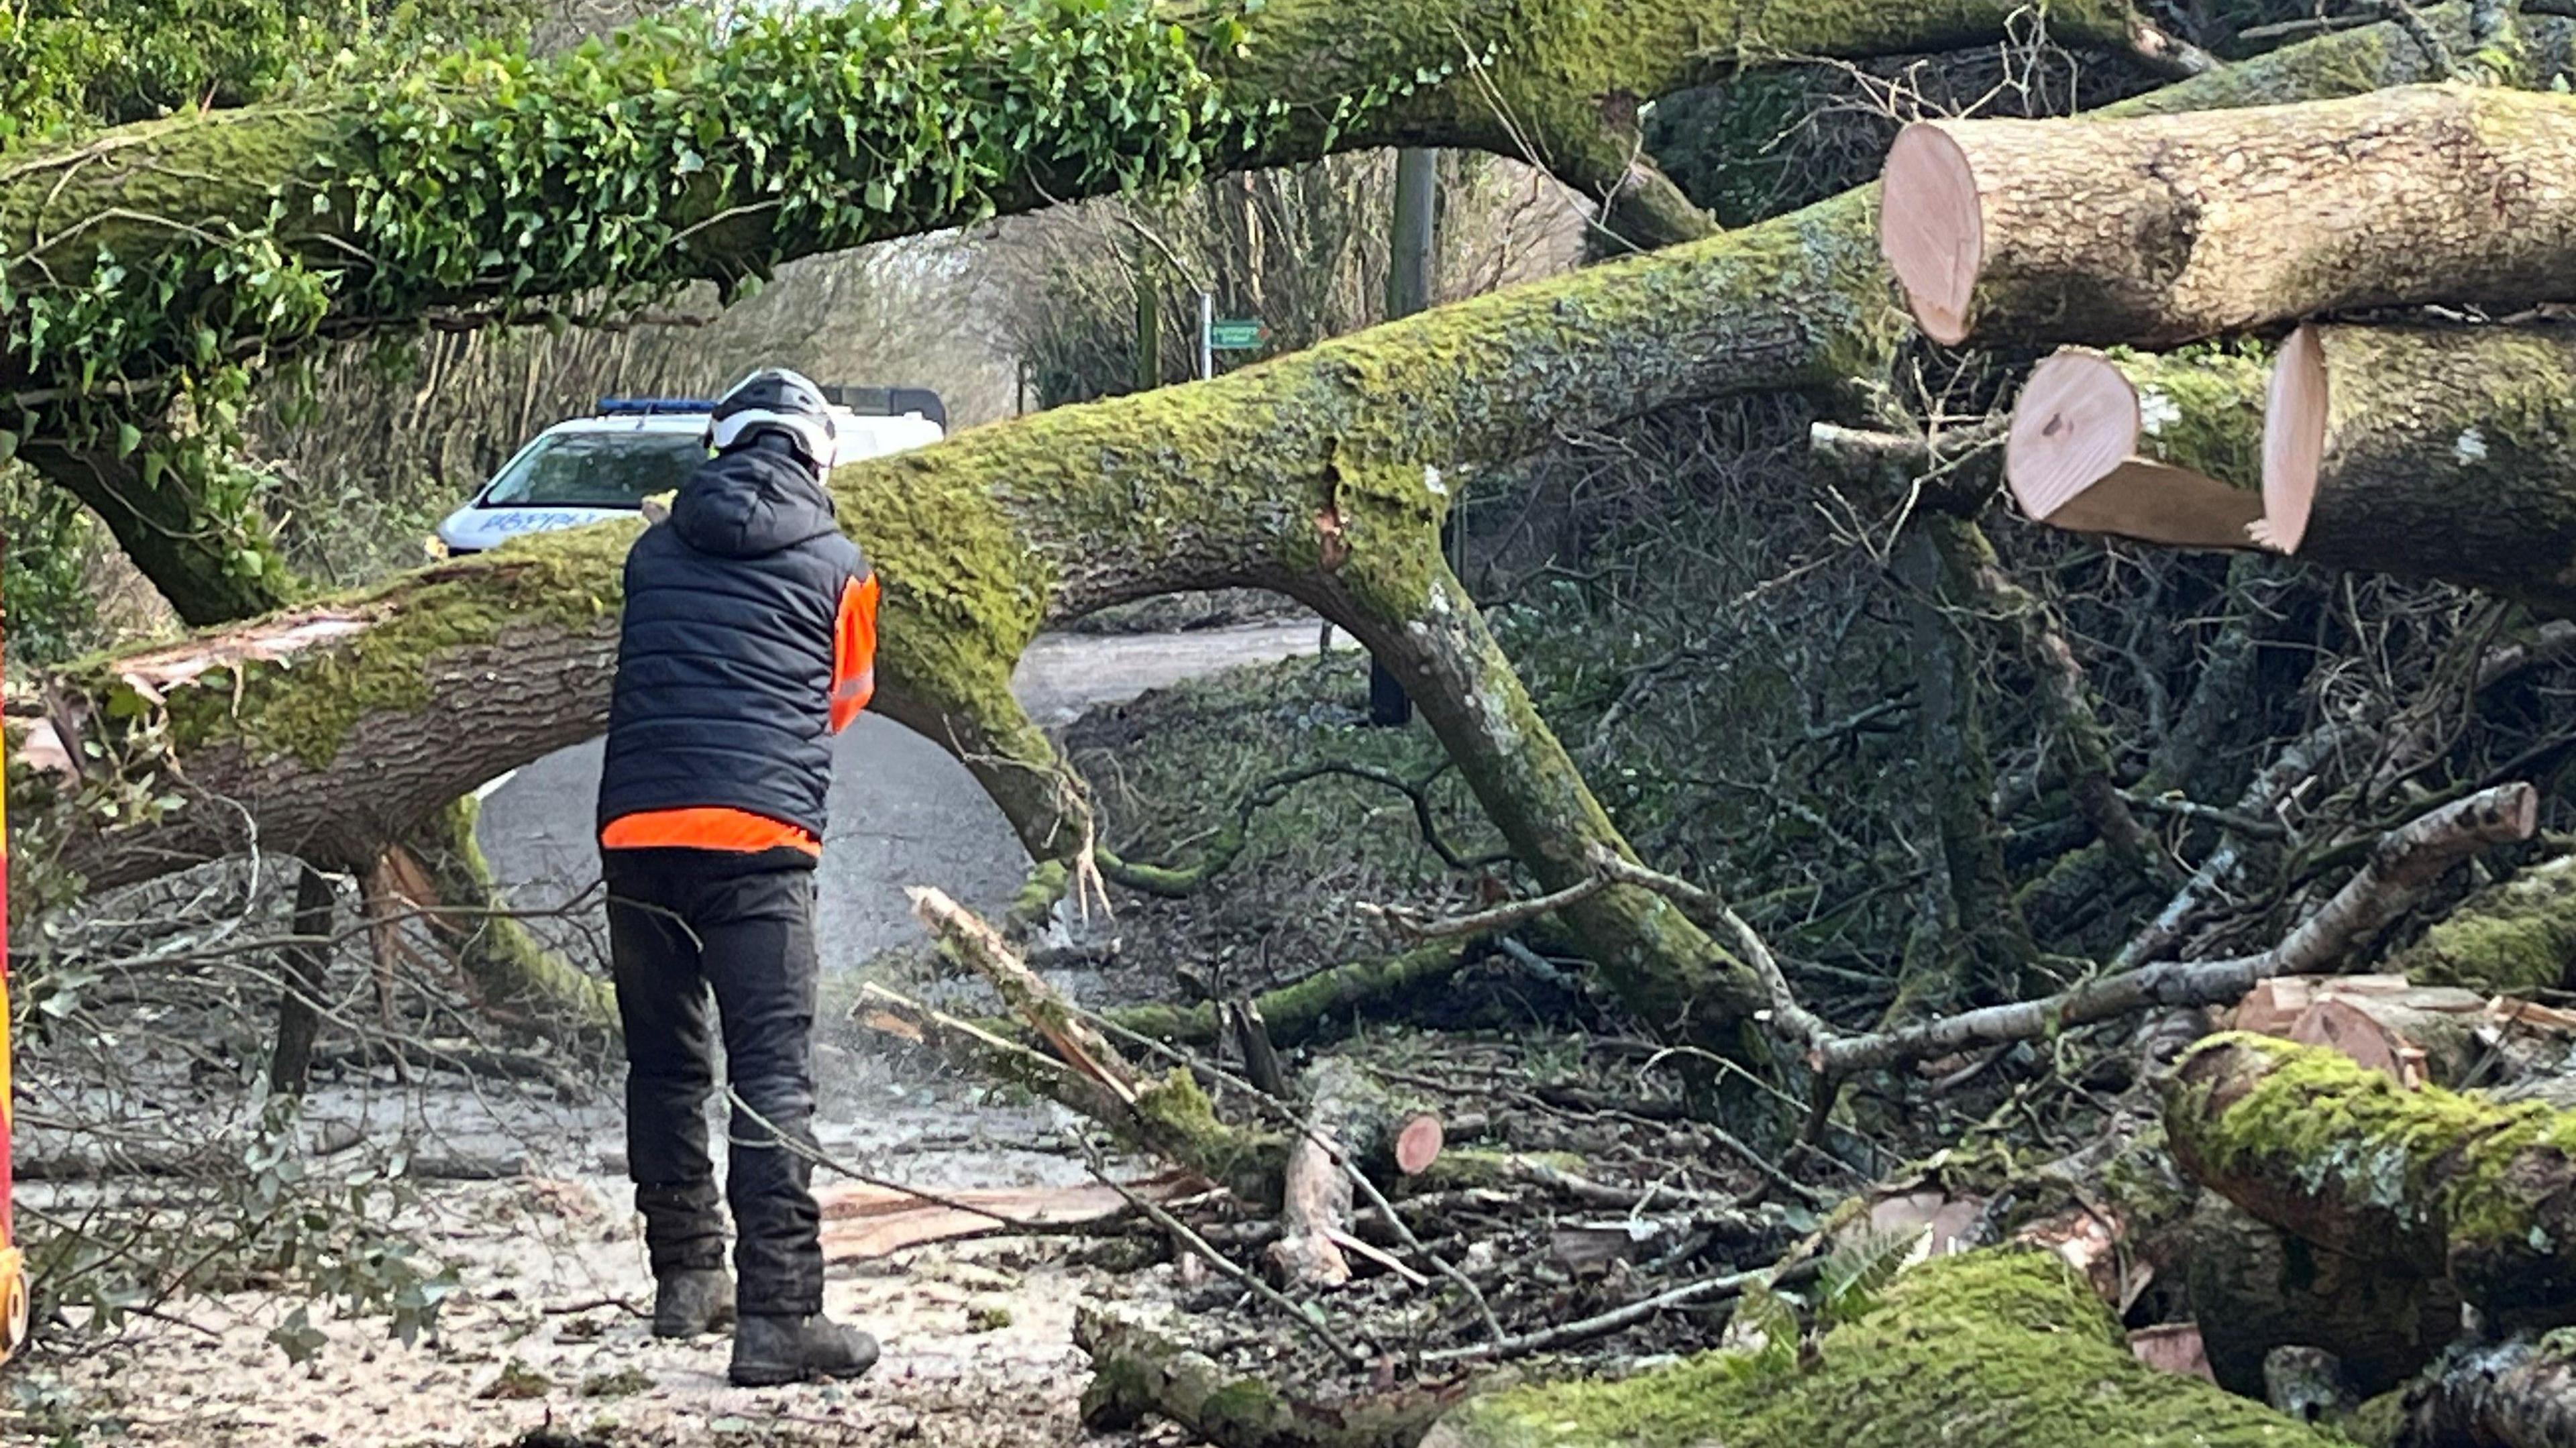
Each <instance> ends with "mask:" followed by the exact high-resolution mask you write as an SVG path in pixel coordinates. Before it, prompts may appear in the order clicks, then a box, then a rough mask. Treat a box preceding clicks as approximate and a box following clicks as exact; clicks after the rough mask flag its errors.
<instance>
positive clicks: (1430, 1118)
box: [1395, 1111, 1446, 1177]
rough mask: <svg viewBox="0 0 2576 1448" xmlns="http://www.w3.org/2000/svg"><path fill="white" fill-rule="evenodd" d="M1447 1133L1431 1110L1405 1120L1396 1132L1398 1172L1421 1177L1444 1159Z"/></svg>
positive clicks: (1396, 1164)
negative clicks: (1442, 1153) (1443, 1151)
mask: <svg viewBox="0 0 2576 1448" xmlns="http://www.w3.org/2000/svg"><path fill="white" fill-rule="evenodd" d="M1445 1137H1446V1133H1445V1131H1444V1130H1443V1128H1442V1127H1441V1125H1440V1118H1439V1117H1437V1116H1434V1115H1432V1114H1431V1113H1430V1112H1428V1111H1418V1112H1415V1113H1414V1114H1413V1115H1411V1116H1409V1117H1407V1118H1405V1121H1404V1124H1403V1125H1402V1126H1399V1127H1397V1128H1396V1129H1395V1169H1396V1170H1397V1171H1399V1172H1402V1173H1403V1174H1404V1175H1406V1176H1409V1177H1410V1176H1420V1175H1422V1174H1423V1173H1424V1172H1426V1171H1429V1170H1430V1169H1431V1164H1432V1163H1433V1162H1435V1161H1438V1160H1439V1159H1440V1147H1441V1144H1442V1142H1443V1140H1444V1139H1445Z"/></svg>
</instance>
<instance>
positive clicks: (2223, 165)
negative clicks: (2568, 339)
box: [1879, 86, 2576, 346]
mask: <svg viewBox="0 0 2576 1448" xmlns="http://www.w3.org/2000/svg"><path fill="white" fill-rule="evenodd" d="M2571 157H2576V98H2570V97H2567V96H2560V95H2550V94H2546V93H2533V92H2524V91H2511V90H2502V89H2470V88H2465V87H2457V86H2410V87H2404V88H2400V89H2395V90H2388V91H2380V92H2376V93H2372V94H2368V95H2360V96H2354V97H2351V98H2350V99H2346V100H2334V101H2318V102H2312V103H2308V104H2302V105H2289V106H2274V107H2268V108H2263V109H2257V110H2243V111H2231V112H2223V113H2212V114H2205V115H2188V116H2154V117H2146V118H2139V119H2122V120H2099V121H2086V120H2045V121H2010V120H1988V121H1924V122H1918V123H1916V124H1914V125H1911V126H1908V127H1906V128H1905V130H1904V131H1902V132H1901V133H1899V134H1898V136H1897V138H1896V143H1895V145H1894V146H1893V147H1892V148H1891V149H1890V150H1889V152H1888V157H1887V168H1886V173H1885V193H1884V197H1883V200H1882V205H1881V211H1880V218H1881V219H1880V227H1879V238H1880V247H1881V249H1882V250H1883V251H1884V252H1885V254H1886V256H1887V260H1888V264H1889V266H1890V267H1891V268H1893V269H1894V271H1895V273H1896V276H1897V280H1898V281H1899V282H1900V283H1901V284H1902V285H1903V287H1904V289H1905V295H1906V300H1907V303H1908V304H1909V305H1910V307H1911V308H1912V310H1913V313H1914V317H1915V320H1916V321H1917V322H1918V323H1919V324H1920V325H1921V326H1922V328H1923V330H1924V332H1925V333H1926V334H1927V335H1929V336H1930V337H1931V338H1933V340H1935V341H1938V342H1942V343H1947V344H1951V345H1960V344H1979V345H1982V344H1986V343H1991V342H1996V341H2003V340H2011V341H2017V342H2024V343H2030V342H2097V343H2110V342H2126V343H2131V344H2134V345H2138V346H2163V345H2168V344H2171V343H2176V342H2186V341H2190V340H2192V339H2194V338H2197V337H2210V336H2216V335H2218V334H2220V333H2224V332H2233V331H2241V330H2244V329H2247V328H2250V327H2257V326H2261V325H2262V324H2264V323H2267V322H2275V321H2289V320H2295V319H2297V318H2301V317H2307V316H2314V315H2317V314H2319V313H2324V312H2333V311H2345V310H2350V309H2353V308H2357V307H2373V306H2392V305H2404V304H2410V303H2420V302H2450V303H2483V304H2490V305H2505V306H2516V305H2523V304H2527V303H2532V302H2543V301H2555V300H2564V299H2566V298H2567V297H2568V295H2569V294H2570V292H2571V290H2576V285H2572V284H2571V283H2570V282H2569V280H2568V278H2569V276H2570V274H2571V273H2570V268H2571V266H2576V187H2570V186H2567V185H2563V184H2556V183H2554V182H2553V181H2552V180H2551V179H2550V178H2553V177H2560V176H2564V175H2565V174H2566V172H2567V168H2568V165H2569V161H2570V159H2571Z"/></svg>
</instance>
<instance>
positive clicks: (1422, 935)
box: [1358, 875, 1610, 940]
mask: <svg viewBox="0 0 2576 1448" xmlns="http://www.w3.org/2000/svg"><path fill="white" fill-rule="evenodd" d="M1609 884H1610V877H1609V876H1607V875H1591V876H1588V877H1586V878H1584V879H1581V880H1577V881H1575V882H1574V883H1573V884H1571V885H1568V886H1566V887H1565V888H1564V889H1562V890H1551V891H1549V892H1548V893H1547V894H1544V895H1532V896H1530V897H1529V898H1527V899H1523V900H1510V901H1506V902H1504V903H1503V904H1500V905H1497V906H1495V907H1494V908H1492V909H1491V910H1479V911H1476V912H1475V913H1474V914H1471V915H1451V916H1446V917H1443V918H1440V919H1426V918H1424V917H1423V916H1422V915H1421V914H1419V913H1418V912H1416V911H1412V910H1408V909H1406V908H1404V907H1403V906H1400V905H1371V904H1368V903H1366V902H1362V903H1361V904H1360V905H1359V907H1358V909H1359V912H1360V913H1361V914H1362V915H1366V916H1368V917H1370V918H1371V919H1374V920H1380V921H1384V922H1385V923H1386V924H1388V925H1390V926H1392V927H1393V928H1394V929H1395V930H1396V931H1398V932H1399V933H1401V934H1403V935H1404V936H1406V937H1407V938H1409V939H1413V940H1450V939H1455V938H1456V937H1458V936H1461V935H1489V934H1492V933H1493V932H1495V931H1497V930H1509V929H1511V928H1512V927H1513V926H1515V925H1520V924H1524V923H1526V922H1528V921H1531V920H1535V919H1537V918H1538V917H1540V916H1542V915H1546V914H1549V913H1551V912H1554V911H1558V910H1562V909H1564V908H1565V907H1566V906H1568V905H1574V904H1579V903H1581V902H1582V901H1585V900H1589V899H1591V898H1592V897H1593V896H1595V895H1597V894H1600V893H1601V891H1602V890H1603V889H1604V888H1605V887H1607V886H1608V885H1609Z"/></svg>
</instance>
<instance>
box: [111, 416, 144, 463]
mask: <svg viewBox="0 0 2576 1448" xmlns="http://www.w3.org/2000/svg"><path fill="white" fill-rule="evenodd" d="M141 446H143V429H141V428H139V427H136V426H135V425H134V424H133V423H130V422H120V423H118V424H117V425H116V455H117V456H118V457H121V458H125V457H132V456H134V450H135V449H136V448H139V447H141Z"/></svg>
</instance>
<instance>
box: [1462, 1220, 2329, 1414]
mask: <svg viewBox="0 0 2576 1448" xmlns="http://www.w3.org/2000/svg"><path fill="white" fill-rule="evenodd" d="M2326 1441H2327V1440H2325V1439H2323V1438H2321V1437H2319V1436H2317V1435H2316V1434H2315V1433H2313V1432H2312V1431H2311V1430H2309V1429H2308V1428H2307V1427H2305V1426H2303V1425H2301V1424H2298V1423H2295V1422H2292V1421H2291V1420H2290V1419H2288V1418H2285V1417H2282V1416H2281V1415H2279V1414H2277V1413H2274V1412H2272V1411H2271V1410H2269V1409H2267V1408H2265V1407H2263V1406H2262V1405H2260V1404H2258V1403H2251V1402H2247V1401H2246V1400H2244V1399H2242V1398H2238V1397H2234V1396H2231V1395H2229V1394H2227V1393H2225V1392H2222V1391H2220V1390H2219V1389H2218V1388H2216V1387H2213V1386H2211V1385H2210V1384H2208V1383H2205V1382H2202V1381H2200V1380H2198V1379H2196V1378H2187V1377H2182V1376H2179V1375H2175V1374H2170V1373H2160V1372H2157V1371H2155V1370H2154V1369H2152V1368H2149V1367H2147V1366H2146V1365H2144V1364H2143V1363H2140V1362H2139V1361H2138V1360H2137V1358H2136V1357H2135V1356H2134V1355H2133V1354H2132V1353H2131V1352H2130V1351H2129V1345H2128V1341H2127V1339H2126V1337H2125V1336H2124V1335H2123V1334H2122V1332H2121V1330H2120V1323H2119V1320H2118V1318H2117V1317H2115V1316H2114V1315H2113V1314H2112V1312H2111V1310H2110V1309H2109V1308H2107V1307H2105V1306H2103V1305H2102V1303H2101V1301H2100V1299H2098V1298H2096V1297H2095V1296H2094V1295H2093V1292H2092V1289H2091V1288H2090V1287H2089V1286H2087V1285H2086V1284H2085V1282H2084V1280H2083V1279H2082V1278H2081V1277H2079V1276H2077V1275H2076V1274H2075V1273H2074V1272H2073V1271H2072V1270H2071V1269H2069V1268H2068V1267H2067V1266H2065V1264H2064V1263H2062V1262H2061V1261H2059V1260H2058V1259H2057V1258H2056V1257H2055V1256H2053V1255H2051V1254H2047V1253H2041V1252H2029V1251H2015V1250H2010V1249H1995V1250H1989V1251H1982V1252H1971V1253H1966V1254H1963V1255H1960V1256H1956V1257H1944V1258H1937V1259H1935V1260H1933V1261H1931V1262H1928V1263H1925V1264H1924V1265H1923V1266H1921V1267H1918V1268H1915V1269H1914V1270H1913V1271H1911V1272H1908V1273H1907V1274H1906V1275H1904V1276H1903V1277H1900V1278H1898V1279H1897V1281H1896V1283H1895V1285H1894V1286H1892V1287H1891V1288H1889V1289H1888V1291H1887V1293H1886V1296H1885V1297H1884V1299H1883V1300H1882V1301H1881V1302H1880V1303H1879V1304H1878V1305H1877V1306H1876V1307H1874V1308H1872V1309H1871V1310H1870V1311H1869V1312H1868V1313H1867V1314H1866V1315H1864V1316H1863V1317H1861V1318H1860V1319H1859V1320H1858V1321H1856V1322H1853V1323H1851V1324H1849V1325H1847V1326H1844V1327H1840V1328H1836V1329H1835V1330H1834V1331H1832V1332H1831V1333H1829V1334H1827V1335H1826V1336H1825V1337H1824V1339H1823V1340H1822V1341H1821V1343H1820V1344H1818V1346H1817V1348H1816V1350H1815V1353H1814V1355H1813V1360H1812V1362H1809V1363H1802V1364H1800V1365H1797V1366H1794V1367H1790V1366H1783V1367H1780V1368H1777V1369H1762V1368H1756V1367H1754V1366H1752V1365H1750V1364H1748V1363H1745V1362H1744V1361H1742V1360H1741V1359H1732V1358H1729V1357H1727V1356H1725V1355H1721V1354H1708V1355H1703V1356H1700V1357H1695V1358H1690V1359H1687V1360H1685V1361H1683V1362H1681V1363H1678V1364H1675V1365H1673V1366H1671V1367H1663V1368H1651V1369H1648V1370H1647V1371H1645V1372H1642V1373H1639V1374H1637V1375H1636V1376H1634V1377H1630V1378H1626V1379H1622V1380H1619V1381H1616V1382H1579V1383H1559V1384H1548V1385H1536V1386H1529V1387H1518V1388H1511V1389H1507V1390H1505V1391H1502V1392H1497V1393H1490V1394H1486V1395H1484V1396H1481V1397H1477V1398H1472V1399H1470V1400H1468V1401H1467V1402H1466V1403H1465V1404H1463V1405H1461V1406H1460V1407H1459V1408H1457V1409H1456V1410H1454V1411H1452V1412H1451V1413H1449V1414H1448V1415H1447V1416H1445V1417H1443V1418H1442V1419H1441V1421H1440V1423H1439V1424H1438V1426H1436V1427H1434V1428H1433V1429H1432V1431H1431V1433H1430V1434H1429V1435H1428V1436H1427V1437H1425V1438H1424V1440H1423V1445H1422V1448H1690V1445H1699V1444H1712V1443H1722V1444H1725V1445H1726V1448H1814V1445H1817V1444H1825V1443H1831V1444H1836V1445H1844V1448H1920V1445H1922V1444H1924V1443H1926V1442H1939V1443H1942V1444H1944V1445H1948V1448H2050V1445H2060V1444H2064V1445H2083V1448H2131V1445H2135V1448H2186V1445H2189V1448H2294V1445H2322V1444H2323V1443H2325V1442H2326Z"/></svg>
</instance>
